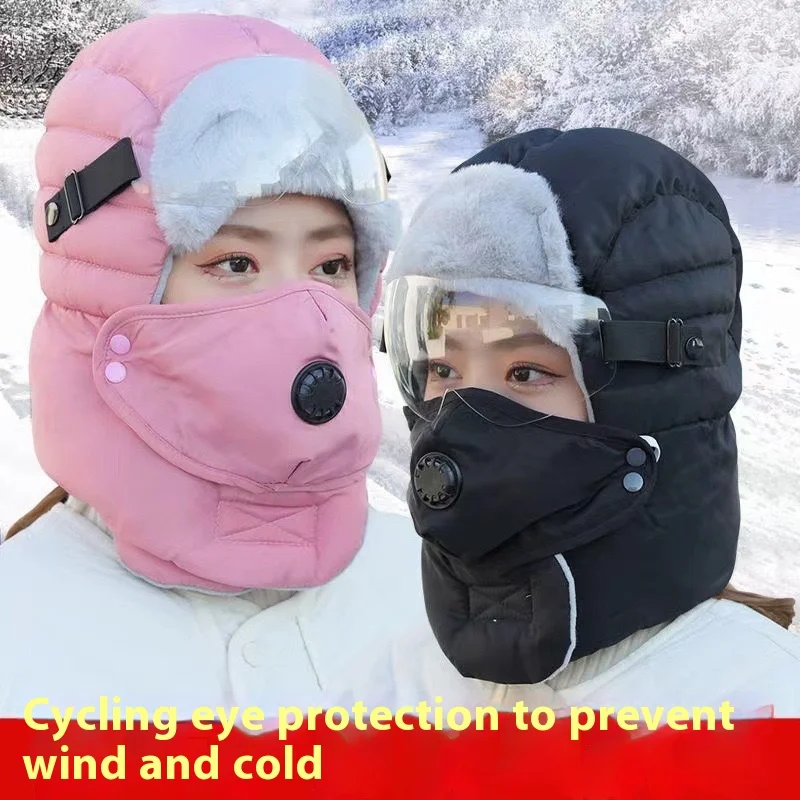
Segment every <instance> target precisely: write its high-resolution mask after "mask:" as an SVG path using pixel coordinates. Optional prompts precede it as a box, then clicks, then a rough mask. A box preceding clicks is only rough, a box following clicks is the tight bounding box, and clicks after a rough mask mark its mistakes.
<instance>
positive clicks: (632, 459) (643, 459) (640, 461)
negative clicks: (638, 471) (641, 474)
mask: <svg viewBox="0 0 800 800" xmlns="http://www.w3.org/2000/svg"><path fill="white" fill-rule="evenodd" d="M625 460H626V461H627V462H628V464H630V465H631V466H632V467H642V466H644V465H645V464H646V463H647V453H645V452H644V450H642V448H641V447H632V448H631V449H630V450H628V453H627V455H626V456H625Z"/></svg>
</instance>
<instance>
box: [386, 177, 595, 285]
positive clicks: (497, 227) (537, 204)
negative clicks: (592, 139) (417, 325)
mask: <svg viewBox="0 0 800 800" xmlns="http://www.w3.org/2000/svg"><path fill="white" fill-rule="evenodd" d="M403 275H424V276H428V277H438V278H460V279H463V278H473V277H475V278H481V277H483V278H485V277H494V278H505V279H508V280H516V281H525V282H527V283H538V284H541V285H544V286H552V287H554V288H558V289H566V290H570V291H580V280H579V274H578V270H577V269H576V268H575V265H574V263H573V260H572V253H571V251H570V247H569V240H568V237H567V232H566V230H565V228H564V224H563V222H562V221H561V215H560V213H559V208H558V200H557V198H556V196H555V194H554V193H553V191H552V190H551V188H550V185H549V184H548V182H547V181H546V180H545V179H544V178H543V177H542V176H541V175H538V174H536V173H533V172H527V171H526V170H523V169H520V168H518V167H512V166H511V165H510V164H477V165H474V166H471V167H466V168H465V169H463V170H459V171H458V172H456V173H454V174H452V175H449V176H448V177H447V178H446V179H445V180H444V181H443V182H442V183H441V184H440V185H439V187H438V188H437V189H436V190H435V191H434V192H433V194H431V195H429V196H428V197H427V198H426V200H425V201H423V203H422V204H421V205H420V207H419V209H418V210H417V212H416V214H415V215H414V217H413V219H412V221H411V224H410V226H409V229H408V231H407V232H406V235H405V236H404V238H403V240H402V242H401V243H400V246H399V247H398V249H397V252H396V253H395V256H394V259H393V261H392V265H391V268H390V270H389V271H388V272H387V275H386V280H387V281H390V280H393V279H394V278H399V277H402V276H403Z"/></svg>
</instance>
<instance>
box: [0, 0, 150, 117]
mask: <svg viewBox="0 0 800 800" xmlns="http://www.w3.org/2000/svg"><path fill="white" fill-rule="evenodd" d="M139 13H140V12H139V11H138V9H137V8H136V7H135V6H134V5H132V4H130V3H129V2H128V0H0V114H3V115H6V116H9V117H29V118H35V117H40V116H41V115H42V112H43V110H44V106H45V104H46V102H47V98H48V97H49V95H50V92H51V91H52V89H53V87H54V86H55V84H56V83H57V82H58V81H59V80H60V79H61V77H62V75H63V74H64V72H65V71H66V69H67V67H68V66H69V65H70V63H71V62H72V60H73V59H74V58H75V55H76V54H77V53H78V51H79V50H80V49H81V48H82V47H84V46H85V45H87V44H89V43H90V42H92V41H94V40H95V39H97V38H99V37H100V36H102V35H103V34H104V33H107V32H108V31H110V30H113V29H114V28H117V27H119V26H120V25H123V24H124V23H126V22H129V21H130V20H132V19H135V18H136V17H137V16H138V15H139Z"/></svg>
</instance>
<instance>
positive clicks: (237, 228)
mask: <svg viewBox="0 0 800 800" xmlns="http://www.w3.org/2000/svg"><path fill="white" fill-rule="evenodd" d="M217 235H218V236H238V237H240V238H242V239H251V240H254V241H272V240H273V239H275V234H274V233H273V232H272V231H269V230H267V229H266V228H257V227H255V226H254V225H223V226H222V227H221V228H220V229H219V230H218V231H217ZM305 238H306V240H307V241H311V242H325V241H328V240H329V239H342V238H348V239H352V238H353V229H352V227H351V226H350V225H349V224H348V223H346V222H337V223H334V224H333V225H326V226H325V227H323V228H315V229H314V230H312V231H309V232H308V233H307V234H306V237H305Z"/></svg>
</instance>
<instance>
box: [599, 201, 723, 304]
mask: <svg viewBox="0 0 800 800" xmlns="http://www.w3.org/2000/svg"><path fill="white" fill-rule="evenodd" d="M663 197H681V198H683V199H684V200H686V201H687V202H689V203H694V204H695V205H698V206H700V207H701V208H702V209H703V210H705V211H707V212H708V213H709V214H711V216H712V217H714V219H716V220H717V221H718V222H720V223H721V224H722V225H723V226H725V229H726V230H729V227H728V224H727V223H726V222H725V220H723V219H721V218H720V217H718V216H717V215H716V214H715V213H714V212H713V211H712V210H711V208H709V206H707V205H706V204H705V203H702V202H701V201H700V200H697V199H696V198H694V197H688V196H687V195H686V194H684V193H683V192H656V193H655V194H654V195H653V196H652V197H651V198H650V200H648V202H646V203H644V204H642V205H640V206H636V207H635V208H634V209H632V211H631V212H630V213H629V214H628V216H626V217H623V219H622V222H621V223H620V226H619V228H618V229H617V231H616V233H615V234H614V235H613V236H612V237H611V239H610V240H609V243H608V245H607V246H606V249H605V257H604V258H603V260H602V261H599V262H596V264H595V269H594V278H593V279H592V285H593V291H592V294H594V293H596V289H597V285H598V284H599V283H600V279H601V278H602V275H603V270H604V269H605V268H606V265H607V264H608V262H609V260H610V259H611V255H612V253H613V252H614V248H615V247H616V246H617V240H618V239H619V237H620V236H621V235H622V230H623V228H625V226H626V225H628V224H629V223H631V222H633V221H634V220H635V219H636V218H637V217H638V216H639V215H640V214H641V213H642V212H643V211H645V210H646V209H648V208H650V206H652V205H653V204H654V203H655V202H656V201H658V200H659V199H660V198H663ZM731 248H733V242H731Z"/></svg>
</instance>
